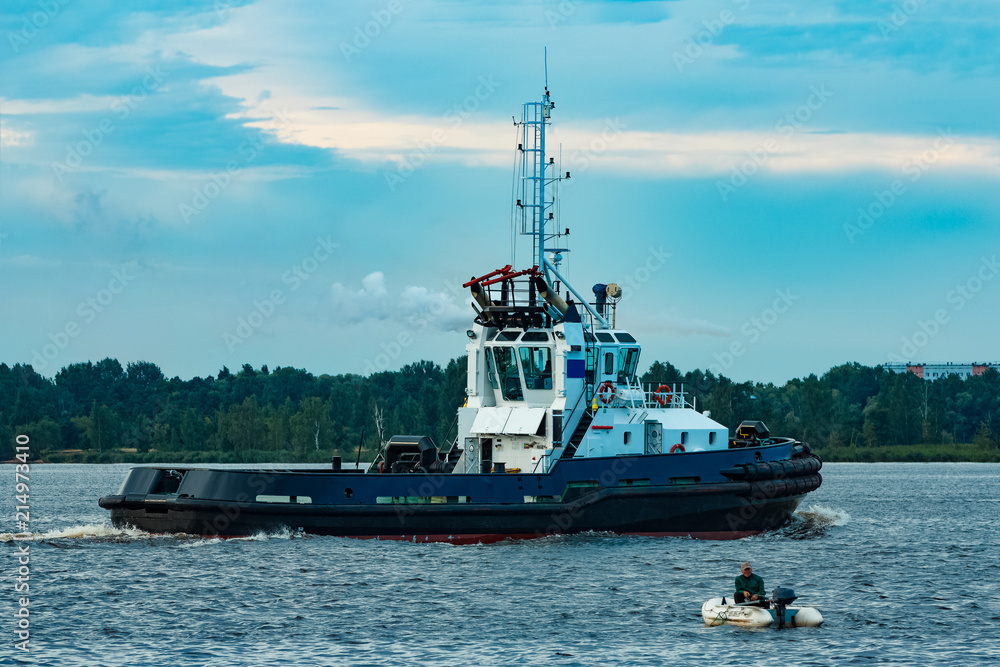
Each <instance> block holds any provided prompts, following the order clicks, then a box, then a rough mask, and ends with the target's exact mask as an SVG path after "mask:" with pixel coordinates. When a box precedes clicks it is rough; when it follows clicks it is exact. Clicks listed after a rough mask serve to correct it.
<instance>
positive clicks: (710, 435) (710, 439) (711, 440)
mask: <svg viewBox="0 0 1000 667" xmlns="http://www.w3.org/2000/svg"><path fill="white" fill-rule="evenodd" d="M708 444H710V445H714V444H715V431H709V432H708Z"/></svg>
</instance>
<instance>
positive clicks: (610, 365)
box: [604, 352, 615, 375]
mask: <svg viewBox="0 0 1000 667" xmlns="http://www.w3.org/2000/svg"><path fill="white" fill-rule="evenodd" d="M614 372H615V355H614V353H612V352H608V353H607V354H605V355H604V374H605V375H612V374H614Z"/></svg>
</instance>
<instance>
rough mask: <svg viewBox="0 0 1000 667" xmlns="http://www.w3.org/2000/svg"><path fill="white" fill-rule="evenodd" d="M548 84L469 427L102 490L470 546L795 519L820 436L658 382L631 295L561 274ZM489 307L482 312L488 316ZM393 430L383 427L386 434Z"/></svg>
mask: <svg viewBox="0 0 1000 667" xmlns="http://www.w3.org/2000/svg"><path fill="white" fill-rule="evenodd" d="M554 108H555V104H554V103H553V102H552V100H551V97H550V94H549V91H548V87H547V86H546V88H545V93H544V95H543V96H542V98H541V100H540V101H536V102H529V103H526V104H525V105H524V106H523V110H522V117H521V121H520V122H518V123H517V125H519V127H520V133H521V143H520V144H519V145H518V149H517V160H518V165H519V172H520V183H521V186H520V191H519V192H518V193H517V195H519V197H518V199H517V201H516V205H515V211H516V214H517V216H518V219H516V220H515V224H517V225H518V226H519V230H518V231H519V232H520V233H521V234H523V235H525V236H529V237H530V238H531V247H532V254H531V264H530V266H528V267H526V268H523V269H520V270H517V269H515V268H514V267H513V261H512V262H511V264H507V265H505V266H503V267H501V268H498V269H495V270H492V271H488V272H487V273H485V274H483V275H480V276H479V277H473V278H472V279H471V280H470V281H469V282H467V283H466V284H465V287H467V288H468V289H469V290H470V300H469V301H470V305H471V307H472V309H473V311H474V313H470V317H472V320H473V321H472V326H471V328H470V329H469V330H468V331H467V336H468V342H467V344H466V351H467V353H468V370H467V387H466V394H467V399H466V402H465V405H464V406H462V407H461V408H459V409H458V418H457V424H458V428H457V435H456V437H455V440H454V441H453V442H451V443H449V445H448V446H446V447H444V448H442V449H440V450H439V448H438V446H437V445H436V443H434V442H433V440H432V439H431V438H430V437H428V436H425V435H398V436H394V437H391V438H388V439H387V440H385V439H383V438H380V439H381V440H383V445H382V448H381V451H380V452H379V454H378V456H377V457H376V458H375V460H374V461H373V462H372V463H371V464H370V465H369V466H368V468H367V469H366V470H347V469H342V468H341V466H340V465H339V459H338V458H335V460H334V463H333V465H332V466H331V467H329V468H325V469H312V470H270V469H243V470H234V469H211V468H182V467H176V466H160V467H155V466H154V467H136V468H132V469H131V471H130V472H129V473H128V475H127V477H126V478H125V481H124V483H123V484H122V487H121V489H120V491H119V492H118V493H117V494H115V495H111V496H105V497H103V498H101V499H100V501H99V504H100V506H101V507H103V508H105V509H108V510H110V511H111V520H112V523H113V524H114V525H115V526H134V527H136V528H140V529H142V530H146V531H149V532H153V533H191V534H199V535H218V536H242V535H251V534H255V533H260V532H268V531H276V530H283V529H287V530H291V531H295V532H303V533H313V534H321V535H338V536H346V537H356V538H379V539H393V540H411V541H446V542H455V543H469V542H492V541H498V540H502V539H505V538H534V537H542V536H546V535H552V534H566V533H579V532H585V531H598V532H608V533H615V534H628V535H647V536H691V537H695V538H707V539H733V538H741V537H746V536H749V535H755V534H758V533H761V532H763V531H769V530H773V529H776V528H778V527H780V526H781V525H782V524H784V523H785V522H786V521H788V520H789V518H790V517H791V515H792V513H793V512H794V511H795V509H796V507H797V506H798V505H799V503H800V501H801V500H802V498H803V496H804V495H805V494H806V493H808V492H810V491H813V490H814V489H816V488H818V487H819V486H820V484H821V483H822V478H821V477H820V474H819V470H820V468H821V466H822V462H821V461H820V459H819V458H818V457H817V456H816V455H814V454H812V453H811V452H810V450H809V447H808V445H805V444H803V443H801V442H798V441H796V440H794V439H792V438H784V437H772V436H771V435H770V433H769V432H768V430H767V428H766V426H764V424H763V423H761V422H759V421H746V422H743V423H742V424H741V425H740V427H739V428H738V429H737V430H736V432H735V434H734V435H732V436H730V434H729V431H728V429H727V427H726V426H724V425H722V424H720V423H718V422H716V421H714V420H713V419H712V418H711V416H710V414H709V413H708V412H699V411H698V410H697V406H696V405H695V403H694V402H693V401H689V400H688V397H687V395H686V394H685V392H684V388H683V386H680V387H678V386H674V385H671V386H667V385H660V386H658V387H655V388H654V387H652V386H642V385H641V384H640V383H639V382H638V380H637V378H636V368H637V365H638V363H639V354H640V345H639V343H638V341H637V340H636V338H635V337H634V336H633V335H632V334H631V333H629V331H627V330H626V329H624V328H618V327H617V326H616V312H615V310H616V305H617V302H618V299H620V298H621V296H622V292H621V289H620V288H618V286H617V285H615V284H614V283H609V284H605V283H598V284H596V285H594V287H593V288H592V290H591V291H592V292H593V297H592V300H591V299H587V298H584V296H582V295H581V294H580V292H578V291H577V290H576V289H575V288H574V287H573V286H572V285H570V283H569V282H568V281H567V280H566V279H565V278H564V276H563V275H562V273H561V272H560V264H561V262H562V259H563V254H564V253H567V252H569V249H568V248H565V247H560V246H562V245H565V243H563V242H562V241H563V240H564V238H565V236H566V235H567V234H568V233H569V230H568V229H566V230H565V231H564V232H563V231H555V232H550V231H547V230H546V224H547V223H550V222H551V224H552V225H553V226H555V221H554V220H553V217H554V216H553V210H554V199H553V198H551V197H550V195H549V191H550V189H551V187H550V186H553V185H554V184H555V183H557V182H558V181H561V180H564V179H568V178H569V177H570V174H569V172H566V173H565V174H557V173H555V172H556V166H555V164H554V162H555V161H554V159H552V158H547V157H546V143H545V141H546V130H547V127H548V126H549V124H550V122H551V114H552V111H553V109H554ZM473 315H474V317H473ZM380 435H381V434H380Z"/></svg>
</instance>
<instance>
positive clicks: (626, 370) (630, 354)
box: [618, 347, 639, 384]
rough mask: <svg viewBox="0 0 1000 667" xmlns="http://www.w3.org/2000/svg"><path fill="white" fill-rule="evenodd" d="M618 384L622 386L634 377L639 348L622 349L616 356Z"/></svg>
mask: <svg viewBox="0 0 1000 667" xmlns="http://www.w3.org/2000/svg"><path fill="white" fill-rule="evenodd" d="M618 360H619V366H618V382H619V383H620V384H624V383H625V382H626V381H629V380H632V379H633V378H634V377H635V367H636V364H638V363H639V348H637V347H623V348H622V350H621V352H619V354H618Z"/></svg>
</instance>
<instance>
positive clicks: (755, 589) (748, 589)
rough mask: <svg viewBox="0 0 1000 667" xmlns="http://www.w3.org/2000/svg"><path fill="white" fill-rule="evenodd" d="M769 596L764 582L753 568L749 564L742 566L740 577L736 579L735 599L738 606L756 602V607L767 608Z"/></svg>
mask: <svg viewBox="0 0 1000 667" xmlns="http://www.w3.org/2000/svg"><path fill="white" fill-rule="evenodd" d="M766 596H767V594H766V593H765V592H764V580H763V579H762V578H761V577H760V575H757V574H754V573H753V568H752V567H751V566H750V563H749V562H746V563H743V565H741V566H740V576H738V577H736V593H735V594H734V595H733V598H735V600H736V604H740V603H741V602H756V603H758V604H757V605H755V606H759V607H765V608H766V607H767V606H768V604H767V600H766V599H764V598H765V597H766Z"/></svg>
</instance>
